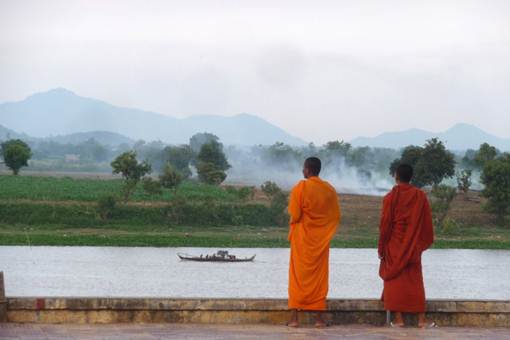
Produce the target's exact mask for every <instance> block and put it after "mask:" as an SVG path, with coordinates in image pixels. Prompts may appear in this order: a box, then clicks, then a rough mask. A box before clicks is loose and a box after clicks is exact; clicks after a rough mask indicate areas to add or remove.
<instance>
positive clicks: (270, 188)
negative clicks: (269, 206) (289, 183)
mask: <svg viewBox="0 0 510 340" xmlns="http://www.w3.org/2000/svg"><path fill="white" fill-rule="evenodd" d="M260 190H262V192H263V193H264V194H266V196H267V197H268V198H270V199H271V198H273V197H274V196H275V195H277V194H278V193H280V192H282V189H281V188H280V187H279V186H278V184H276V183H275V182H271V181H265V182H264V183H263V184H262V185H261V186H260Z"/></svg>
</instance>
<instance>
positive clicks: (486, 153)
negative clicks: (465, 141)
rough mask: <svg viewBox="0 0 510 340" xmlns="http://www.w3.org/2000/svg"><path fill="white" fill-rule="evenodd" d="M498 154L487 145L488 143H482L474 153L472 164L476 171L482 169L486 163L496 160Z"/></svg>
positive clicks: (493, 148)
mask: <svg viewBox="0 0 510 340" xmlns="http://www.w3.org/2000/svg"><path fill="white" fill-rule="evenodd" d="M498 153H499V152H498V149H496V147H494V146H491V145H489V143H483V144H482V145H480V148H479V149H478V151H477V152H476V154H475V157H474V159H473V162H474V163H475V165H476V166H477V167H478V169H483V168H484V166H485V164H486V163H487V162H489V161H492V160H494V159H496V156H497V155H498Z"/></svg>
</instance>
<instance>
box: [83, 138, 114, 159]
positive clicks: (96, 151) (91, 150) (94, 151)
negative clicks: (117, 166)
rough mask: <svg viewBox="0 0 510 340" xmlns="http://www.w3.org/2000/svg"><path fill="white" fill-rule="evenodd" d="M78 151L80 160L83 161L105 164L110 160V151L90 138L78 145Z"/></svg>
mask: <svg viewBox="0 0 510 340" xmlns="http://www.w3.org/2000/svg"><path fill="white" fill-rule="evenodd" d="M76 149H77V152H76V153H78V154H79V155H80V159H83V160H88V161H95V162H104V161H106V160H107V158H108V149H107V148H105V147H104V146H103V145H102V144H101V143H99V142H98V141H96V140H95V139H94V138H89V139H88V140H86V141H85V142H83V143H80V144H78V145H77V146H76Z"/></svg>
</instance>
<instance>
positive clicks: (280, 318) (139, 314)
mask: <svg viewBox="0 0 510 340" xmlns="http://www.w3.org/2000/svg"><path fill="white" fill-rule="evenodd" d="M427 308H428V314H429V316H430V317H431V318H433V319H434V320H436V322H437V323H438V324H439V325H442V326H471V327H472V326H483V327H510V301H452V300H434V301H429V302H428V306H427ZM288 317H289V311H288V310H287V300H284V299H172V298H146V299H145V298H72V297H71V298H37V297H33V298H20V297H13V298H8V299H7V320H8V321H9V322H30V323H119V322H139V323H149V322H172V323H224V324H243V323H245V324H249V323H257V324H259V323H265V324H283V323H284V322H285V321H286V320H287V319H288ZM325 317H326V319H328V320H329V321H330V322H331V323H333V324H372V325H383V324H384V322H385V311H384V310H383V306H382V303H381V302H380V301H378V300H330V301H328V311H327V312H326V315H325ZM300 319H301V321H302V322H303V323H307V322H311V315H310V313H302V315H301V316H300ZM410 321H411V322H413V320H412V319H411V320H410Z"/></svg>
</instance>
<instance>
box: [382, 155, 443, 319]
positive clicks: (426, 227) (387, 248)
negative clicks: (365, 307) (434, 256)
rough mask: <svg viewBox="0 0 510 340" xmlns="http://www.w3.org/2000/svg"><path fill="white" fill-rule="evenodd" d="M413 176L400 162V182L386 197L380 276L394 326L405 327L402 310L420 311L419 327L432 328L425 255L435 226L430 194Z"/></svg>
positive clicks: (406, 311)
mask: <svg viewBox="0 0 510 340" xmlns="http://www.w3.org/2000/svg"><path fill="white" fill-rule="evenodd" d="M412 176H413V168H412V167H411V166H410V165H407V164H401V165H399V166H398V168H397V170H396V174H395V179H396V182H397V185H396V186H395V187H393V189H392V190H391V192H390V193H388V194H387V195H386V196H385V197H384V201H383V211H382V216H381V224H380V236H379V247H378V252H379V258H380V259H381V264H380V268H379V276H380V277H381V278H382V279H383V280H384V290H383V294H382V299H383V301H384V309H385V310H387V311H391V312H394V313H395V316H394V319H393V322H392V324H391V325H392V326H399V327H403V326H404V320H403V318H402V313H418V326H419V327H431V326H435V323H428V322H427V320H426V318H425V288H424V286H423V275H422V267H421V254H422V252H423V251H425V250H427V249H428V248H429V247H430V246H431V245H432V242H433V241H434V229H433V226H432V214H431V209H430V205H429V202H428V200H427V196H426V194H425V193H424V192H423V191H422V190H420V189H418V188H416V187H414V186H412V185H410V184H409V182H410V181H411V178H412Z"/></svg>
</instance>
